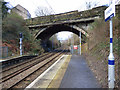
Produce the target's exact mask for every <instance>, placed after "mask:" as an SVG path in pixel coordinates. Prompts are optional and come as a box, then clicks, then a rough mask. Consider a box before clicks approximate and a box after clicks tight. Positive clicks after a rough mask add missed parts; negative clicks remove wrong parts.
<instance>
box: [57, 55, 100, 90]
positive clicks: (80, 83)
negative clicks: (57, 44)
mask: <svg viewBox="0 0 120 90" xmlns="http://www.w3.org/2000/svg"><path fill="white" fill-rule="evenodd" d="M59 88H100V85H99V84H98V82H97V81H96V79H95V76H94V75H93V73H92V71H91V70H90V69H89V67H88V65H87V63H86V61H85V59H84V58H83V57H82V56H79V55H72V58H71V60H70V62H69V65H68V68H67V70H66V72H65V75H64V77H63V79H62V81H61V84H60V87H59Z"/></svg>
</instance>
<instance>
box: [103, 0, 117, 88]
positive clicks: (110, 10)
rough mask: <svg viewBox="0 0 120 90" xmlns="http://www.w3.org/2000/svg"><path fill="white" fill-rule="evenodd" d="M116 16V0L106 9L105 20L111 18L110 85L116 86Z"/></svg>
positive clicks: (110, 86) (111, 86)
mask: <svg viewBox="0 0 120 90" xmlns="http://www.w3.org/2000/svg"><path fill="white" fill-rule="evenodd" d="M114 16H115V2H112V4H111V5H110V6H109V7H108V8H107V9H106V10H105V22H106V21H108V20H110V54H109V56H108V86H109V88H111V89H113V88H114V81H115V70H114V67H115V60H114V56H113V30H112V17H114Z"/></svg>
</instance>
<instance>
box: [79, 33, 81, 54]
mask: <svg viewBox="0 0 120 90" xmlns="http://www.w3.org/2000/svg"><path fill="white" fill-rule="evenodd" d="M79 34H80V37H79V38H80V55H81V32H79Z"/></svg>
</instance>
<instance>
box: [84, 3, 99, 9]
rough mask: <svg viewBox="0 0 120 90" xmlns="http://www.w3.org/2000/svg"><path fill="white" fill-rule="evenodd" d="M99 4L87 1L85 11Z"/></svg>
mask: <svg viewBox="0 0 120 90" xmlns="http://www.w3.org/2000/svg"><path fill="white" fill-rule="evenodd" d="M98 4H99V2H97V1H93V2H92V1H88V2H86V9H91V8H93V7H96V6H97V5H98Z"/></svg>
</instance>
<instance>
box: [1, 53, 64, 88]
mask: <svg viewBox="0 0 120 90" xmlns="http://www.w3.org/2000/svg"><path fill="white" fill-rule="evenodd" d="M62 54H63V53H62V52H58V53H48V54H45V55H43V56H39V57H36V58H34V59H30V60H28V61H26V62H23V63H20V64H18V65H14V66H11V67H9V68H6V69H4V70H3V71H2V72H0V73H2V74H3V77H2V78H1V80H0V84H1V85H2V88H14V87H15V86H16V85H17V84H18V83H20V82H22V81H23V80H24V79H26V78H28V77H29V76H31V75H32V74H33V73H35V72H36V71H38V70H40V69H41V68H43V67H44V66H45V65H47V64H49V63H50V62H52V61H54V60H55V59H56V58H58V57H60V56H61V55H62ZM17 86H18V85H17Z"/></svg>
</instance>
